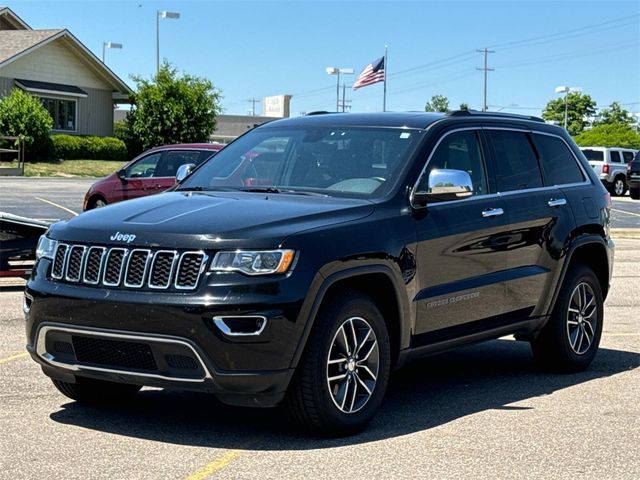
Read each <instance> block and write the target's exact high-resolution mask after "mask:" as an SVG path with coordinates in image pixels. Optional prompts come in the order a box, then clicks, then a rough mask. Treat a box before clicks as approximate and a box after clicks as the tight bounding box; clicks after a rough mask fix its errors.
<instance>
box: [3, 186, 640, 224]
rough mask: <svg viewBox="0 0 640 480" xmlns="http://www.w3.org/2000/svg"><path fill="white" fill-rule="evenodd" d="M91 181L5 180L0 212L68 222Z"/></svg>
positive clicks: (624, 216) (628, 211) (630, 213)
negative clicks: (66, 220) (67, 219)
mask: <svg viewBox="0 0 640 480" xmlns="http://www.w3.org/2000/svg"><path fill="white" fill-rule="evenodd" d="M96 180H97V179H92V178H34V177H31V178H7V177H5V178H2V177H0V211H1V212H8V213H13V214H14V215H21V216H24V217H30V218H38V219H45V220H54V219H66V218H70V217H72V216H73V215H74V214H78V213H80V212H82V201H83V199H84V195H85V193H87V190H88V189H89V187H90V186H91V184H92V183H94V182H95V181H96ZM612 202H613V210H612V212H611V223H612V227H613V228H640V200H632V199H631V198H630V197H629V194H627V195H625V196H624V197H614V198H613V199H612Z"/></svg>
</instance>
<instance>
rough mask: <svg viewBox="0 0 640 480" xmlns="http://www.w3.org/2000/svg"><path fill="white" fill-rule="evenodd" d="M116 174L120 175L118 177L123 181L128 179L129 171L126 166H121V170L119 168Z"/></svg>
mask: <svg viewBox="0 0 640 480" xmlns="http://www.w3.org/2000/svg"><path fill="white" fill-rule="evenodd" d="M116 175H117V176H118V178H119V179H120V180H122V181H123V182H126V181H127V171H126V170H125V169H124V168H121V169H120V170H118V171H117V172H116Z"/></svg>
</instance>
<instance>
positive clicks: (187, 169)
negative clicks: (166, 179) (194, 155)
mask: <svg viewBox="0 0 640 480" xmlns="http://www.w3.org/2000/svg"><path fill="white" fill-rule="evenodd" d="M195 166H196V164H195V163H185V164H184V165H180V166H179V167H178V171H177V172H176V182H177V183H180V182H181V181H182V180H184V179H185V178H187V177H188V176H189V174H190V173H191V172H192V171H193V169H194V168H195Z"/></svg>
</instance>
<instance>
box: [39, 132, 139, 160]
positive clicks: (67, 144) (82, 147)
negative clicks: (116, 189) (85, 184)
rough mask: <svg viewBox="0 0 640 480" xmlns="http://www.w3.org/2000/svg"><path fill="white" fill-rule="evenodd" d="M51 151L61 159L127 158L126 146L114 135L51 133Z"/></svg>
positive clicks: (55, 156)
mask: <svg viewBox="0 0 640 480" xmlns="http://www.w3.org/2000/svg"><path fill="white" fill-rule="evenodd" d="M51 141H52V152H53V156H54V158H56V159H62V160H79V159H85V160H118V161H125V160H126V159H127V147H126V145H125V144H124V142H123V141H122V140H120V139H118V138H114V137H93V136H80V135H52V136H51Z"/></svg>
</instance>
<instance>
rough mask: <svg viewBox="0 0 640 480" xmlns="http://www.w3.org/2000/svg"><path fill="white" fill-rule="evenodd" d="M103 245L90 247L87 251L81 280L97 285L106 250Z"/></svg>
mask: <svg viewBox="0 0 640 480" xmlns="http://www.w3.org/2000/svg"><path fill="white" fill-rule="evenodd" d="M106 250H107V249H106V248H105V247H91V248H89V251H88V252H87V256H86V259H85V262H84V275H83V277H82V281H83V282H84V283H88V284H91V285H97V284H98V282H99V281H100V273H101V272H102V259H103V258H104V253H105V252H106Z"/></svg>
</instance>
